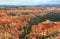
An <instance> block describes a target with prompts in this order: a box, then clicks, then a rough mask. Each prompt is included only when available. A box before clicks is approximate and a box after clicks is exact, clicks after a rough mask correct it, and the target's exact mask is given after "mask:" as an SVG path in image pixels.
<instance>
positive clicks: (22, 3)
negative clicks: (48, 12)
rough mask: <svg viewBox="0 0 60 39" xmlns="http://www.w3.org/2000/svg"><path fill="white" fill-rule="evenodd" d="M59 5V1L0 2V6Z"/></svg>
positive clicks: (15, 0) (7, 0)
mask: <svg viewBox="0 0 60 39" xmlns="http://www.w3.org/2000/svg"><path fill="white" fill-rule="evenodd" d="M39 4H60V0H0V5H39Z"/></svg>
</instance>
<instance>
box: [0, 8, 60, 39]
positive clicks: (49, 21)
mask: <svg viewBox="0 0 60 39" xmlns="http://www.w3.org/2000/svg"><path fill="white" fill-rule="evenodd" d="M30 8H31V7H30ZM59 10H60V8H55V7H54V8H39V9H38V8H34V9H33V8H31V9H27V8H26V9H6V10H5V9H0V39H50V38H51V39H60V38H59V37H60V11H59ZM52 14H53V15H52ZM54 16H55V17H54ZM54 37H55V38H54Z"/></svg>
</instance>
